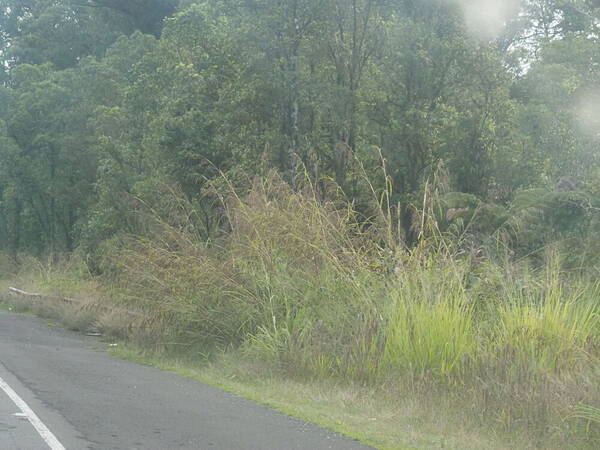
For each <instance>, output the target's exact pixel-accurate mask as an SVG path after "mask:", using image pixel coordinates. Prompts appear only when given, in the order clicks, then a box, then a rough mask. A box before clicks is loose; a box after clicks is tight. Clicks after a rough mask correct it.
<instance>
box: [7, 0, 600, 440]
mask: <svg viewBox="0 0 600 450" xmlns="http://www.w3.org/2000/svg"><path fill="white" fill-rule="evenodd" d="M142 4H143V7H140V6H139V5H142ZM599 27H600V7H598V6H597V2H591V1H583V0H573V1H562V0H560V1H559V0H520V1H517V0H515V1H497V2H496V1H492V0H477V1H475V0H420V1H412V0H395V1H386V0H352V1H349V0H287V1H280V0H256V1H246V0H244V1H241V0H240V1H238V0H214V1H213V0H211V1H192V0H180V1H179V0H168V1H167V0H164V1H163V0H147V1H145V2H114V1H107V0H89V1H74V0H73V1H71V0H35V1H29V2H23V1H19V0H0V59H1V60H2V64H0V275H1V277H2V292H3V294H2V295H3V296H4V292H6V288H7V287H8V286H9V285H13V286H16V287H17V288H20V289H24V290H29V291H33V292H39V293H42V294H45V297H42V298H37V299H36V298H30V299H29V300H27V299H26V298H19V299H17V298H10V297H9V296H8V294H6V295H7V297H6V299H5V304H6V306H7V307H9V308H13V309H18V310H28V311H32V312H34V313H36V314H39V315H42V316H45V317H49V318H51V319H52V320H53V321H60V322H61V323H63V324H64V325H66V326H68V327H69V328H72V329H75V330H79V331H85V332H91V331H94V332H98V333H102V335H103V336H104V337H105V338H106V339H110V340H111V342H113V341H114V342H118V343H119V345H118V346H117V349H118V352H120V353H119V354H120V355H121V356H127V357H131V358H134V359H138V360H141V361H147V362H152V363H155V364H160V365H163V366H165V367H172V368H176V369H177V370H178V371H181V372H185V373H188V374H191V375H193V376H197V377H200V378H202V379H204V380H207V381H209V382H211V383H215V384H219V385H222V386H224V387H226V388H227V389H232V390H234V391H236V392H240V393H242V394H244V395H247V396H250V397H253V398H257V399H259V400H261V401H265V402H268V403H271V404H274V405H276V406H277V407H279V408H281V409H283V410H285V411H288V412H290V411H291V412H294V413H295V414H299V415H301V416H303V417H307V418H309V419H310V420H315V421H317V422H319V423H322V424H324V425H326V426H330V427H334V428H336V429H339V430H341V431H344V432H346V433H349V434H351V435H354V436H358V437H360V438H361V439H364V440H365V441H367V442H370V443H372V444H374V445H377V446H379V447H382V448H388V447H390V448H394V447H402V446H409V447H410V446H413V447H433V448H435V447H442V448H443V447H454V448H469V447H471V448H507V447H508V448H560V449H564V448H569V449H571V448H583V449H586V448H589V449H592V448H598V447H599V446H600V429H599V428H600V425H599V423H598V421H599V419H598V417H599V413H598V408H600V281H599V279H600V152H599V148H600V134H599V130H600V107H599V106H598V105H600V53H599V52H598V49H600V33H599ZM64 297H72V298H74V299H77V300H79V301H68V300H61V298H64ZM123 346H125V347H126V348H125V349H123V348H122V347H123ZM338 410H339V411H338Z"/></svg>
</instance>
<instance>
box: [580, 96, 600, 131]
mask: <svg viewBox="0 0 600 450" xmlns="http://www.w3.org/2000/svg"><path fill="white" fill-rule="evenodd" d="M574 117H575V120H576V122H577V125H578V127H579V128H580V130H581V131H582V132H584V133H585V134H588V135H591V136H594V137H600V89H596V90H592V91H589V90H588V91H586V92H584V93H582V94H581V95H579V96H578V98H577V101H576V102H575V109H574Z"/></svg>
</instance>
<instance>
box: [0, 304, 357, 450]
mask: <svg viewBox="0 0 600 450" xmlns="http://www.w3.org/2000/svg"><path fill="white" fill-rule="evenodd" d="M63 448H64V449H67V450H76V449H94V450H109V449H139V450H142V449H143V450H147V449H157V450H170V449H206V450H216V449H224V450H237V449H244V450H246V449H248V450H253V449H256V450H259V449H261V450H262V449H265V450H268V449H273V450H286V449H311V450H313V449H314V450H318V449H339V450H342V449H344V450H345V449H348V450H355V449H356V450H358V449H367V448H368V447H366V446H363V445H361V444H359V443H357V442H355V441H352V440H350V439H346V438H344V437H342V436H340V435H338V434H336V433H333V432H331V431H328V430H324V429H321V428H318V427H316V426H314V425H310V424H307V423H305V422H302V421H300V420H297V419H293V418H290V417H287V416H285V415H283V414H280V413H278V412H276V411H274V410H272V409H270V408H268V407H265V406H262V405H258V404H256V403H253V402H251V401H248V400H245V399H242V398H239V397H236V396H234V395H231V394H228V393H225V392H222V391H220V390H218V389H215V388H213V387H210V386H207V385H205V384H203V383H200V382H198V381H195V380H192V379H188V378H183V377H180V376H178V375H175V374H173V373H169V372H165V371H161V370H159V369H155V368H152V367H147V366H143V365H139V364H135V363H132V362H129V361H124V360H120V359H117V358H113V357H111V356H109V355H108V354H107V353H106V344H103V343H101V342H100V341H99V340H98V338H93V337H88V336H82V335H80V334H78V333H73V332H70V331H67V330H64V329H62V328H59V327H50V326H49V325H48V324H47V322H46V321H44V320H41V319H37V318H34V317H29V316H24V315H18V314H12V313H9V312H6V311H1V310H0V449H2V450H12V449H23V450H37V449H44V450H47V449H52V450H62V449H63Z"/></svg>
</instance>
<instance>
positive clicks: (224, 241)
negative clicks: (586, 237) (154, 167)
mask: <svg viewBox="0 0 600 450" xmlns="http://www.w3.org/2000/svg"><path fill="white" fill-rule="evenodd" d="M225 185H226V186H227V187H226V189H225V190H224V191H223V190H220V191H218V192H217V193H216V195H217V196H219V197H220V198H221V205H222V209H223V211H224V217H226V219H227V220H226V225H225V226H224V229H223V232H222V233H221V234H220V235H219V236H218V237H217V238H216V239H212V240H210V241H203V240H202V239H201V238H200V237H199V236H198V235H197V234H196V233H195V232H194V227H193V223H192V222H193V221H192V220H191V219H190V218H191V217H193V216H194V214H193V211H192V210H193V205H192V204H189V203H186V201H185V200H184V199H183V197H182V196H180V195H178V194H177V192H176V191H175V190H173V189H165V191H164V192H163V195H166V196H167V201H164V202H162V204H163V205H165V204H172V205H175V207H174V208H173V210H170V211H161V212H160V213H158V212H156V210H154V209H152V208H151V207H147V205H145V204H144V202H143V201H142V200H141V199H138V201H139V204H140V208H139V211H140V212H139V220H140V221H141V222H143V226H142V227H140V228H142V229H144V230H146V231H145V233H143V234H141V235H136V236H121V237H119V238H118V239H115V240H114V241H113V242H112V244H111V245H108V246H107V247H106V249H105V253H104V255H105V256H104V263H103V268H104V273H105V275H104V283H105V284H109V285H111V286H113V287H115V289H116V292H117V293H118V296H119V297H120V298H121V301H122V302H124V303H127V304H133V305H135V306H136V308H139V309H141V310H145V311H148V312H151V313H153V314H155V316H156V317H160V320H159V321H157V322H156V323H160V324H161V329H160V330H157V331H156V332H157V334H159V335H160V336H159V337H158V338H157V339H159V340H160V341H161V342H162V344H163V347H164V348H165V349H171V350H173V349H192V348H194V349H202V350H201V351H205V350H206V349H207V348H213V349H214V348H221V349H226V348H230V349H231V348H234V349H237V350H236V351H239V352H240V355H242V357H245V358H253V359H256V360H258V361H261V362H262V363H263V364H265V365H268V366H269V367H272V368H273V370H275V371H281V372H282V373H284V374H286V375H291V376H296V377H309V378H323V377H329V378H334V379H339V380H352V381H358V382H361V383H368V384H372V385H379V386H386V385H389V383H394V384H395V385H405V384H406V385H410V386H417V385H419V384H420V385H426V386H428V387H429V388H430V387H431V386H434V387H435V389H438V390H441V391H444V392H445V394H444V395H450V396H454V397H455V399H456V404H457V405H462V406H460V407H461V408H464V409H465V411H469V414H470V417H472V419H473V420H479V419H481V418H482V417H483V418H485V419H486V420H488V421H491V422H492V423H495V424H501V425H502V426H505V427H507V428H508V427H511V428H514V427H516V426H520V427H522V431H523V432H526V431H525V428H529V429H530V430H529V431H527V432H531V429H534V430H536V432H537V433H538V435H540V436H543V435H546V436H549V434H548V430H553V431H552V433H551V435H552V436H553V437H552V439H554V437H555V436H559V439H570V438H573V436H577V439H579V440H581V441H582V442H583V441H586V440H587V441H590V440H593V439H597V438H598V436H597V434H594V430H591V427H590V426H587V425H586V426H584V427H583V428H585V431H581V430H580V429H579V428H577V423H578V422H576V421H575V422H573V420H582V419H574V418H575V417H579V416H581V414H580V415H579V416H577V415H573V411H574V405H577V404H588V405H597V404H600V382H599V381H600V380H599V378H598V375H599V371H598V367H599V366H598V362H599V360H600V359H599V356H600V354H599V349H600V345H599V344H600V331H599V326H600V323H599V317H600V316H599V306H600V301H599V300H600V297H599V292H600V290H599V286H600V285H599V284H598V282H597V281H594V280H589V279H586V278H585V277H584V276H583V275H581V276H579V275H576V274H565V273H563V271H562V270H561V265H560V261H559V260H558V258H549V260H548V263H547V264H546V267H545V268H544V267H543V268H538V269H529V270H521V269H520V268H519V264H518V263H517V262H514V261H511V260H510V258H504V259H503V260H502V261H503V262H501V263H498V262H494V260H493V259H492V258H486V257H485V254H484V256H482V253H484V249H483V250H481V249H479V250H477V251H471V249H469V248H466V247H465V246H466V245H467V244H468V241H469V239H468V236H466V232H464V231H463V232H461V233H460V234H458V235H456V234H455V235H453V236H447V235H444V234H443V233H441V232H440V231H439V228H438V226H437V223H436V219H435V217H436V215H438V216H439V215H440V213H439V212H438V211H435V214H434V213H433V212H434V211H433V209H434V208H439V205H438V206H436V205H435V195H436V193H435V189H434V187H431V186H429V187H428V190H427V191H426V194H425V195H424V200H423V202H422V205H421V210H420V213H419V214H416V215H415V217H417V220H416V223H415V227H416V229H417V230H418V235H419V238H420V240H421V241H420V244H419V245H418V246H417V247H416V248H415V249H413V250H412V251H411V252H406V251H405V250H403V249H404V246H403V245H402V244H401V243H400V242H399V241H398V240H399V239H400V238H401V232H400V231H399V227H398V224H397V222H395V219H394V217H396V215H395V212H394V208H393V207H392V206H391V203H390V201H389V198H390V196H389V193H386V192H384V194H383V195H380V196H378V195H374V200H373V201H372V202H371V204H370V205H371V206H370V208H371V210H372V211H373V217H372V218H371V219H368V218H367V219H365V217H364V210H365V208H364V206H363V211H362V213H361V214H362V216H361V215H360V214H359V213H358V212H357V211H356V210H355V208H354V206H353V205H352V204H349V203H347V202H344V201H343V199H342V198H340V197H339V196H338V195H331V194H326V193H325V191H326V190H324V189H320V190H319V189H317V186H315V185H313V184H310V183H308V184H307V185H306V186H305V187H304V188H303V189H299V190H296V191H293V190H291V189H290V188H289V187H288V185H287V184H286V183H284V182H283V181H282V180H280V179H279V178H278V177H277V176H270V177H266V178H262V179H256V180H254V181H253V182H252V183H250V184H249V187H248V188H247V189H246V190H245V191H241V192H240V191H236V190H235V189H233V188H232V187H231V186H230V185H228V183H225ZM333 192H335V191H333ZM373 193H374V194H375V190H374V189H373ZM171 197H173V199H172V200H169V198H171ZM328 198H329V199H328ZM358 217H361V220H360V221H359V220H358ZM466 228H467V229H468V227H466ZM394 241H396V242H395V243H394ZM415 381H417V383H415ZM592 411H593V410H592ZM565 417H571V418H572V419H569V420H567V421H564V420H563V419H564V418H565ZM488 423H489V422H488ZM582 423H583V422H582ZM574 424H575V425H574ZM590 430H591V431H590ZM578 433H579V434H578ZM590 442H591V441H590ZM595 442H596V443H597V442H598V441H595Z"/></svg>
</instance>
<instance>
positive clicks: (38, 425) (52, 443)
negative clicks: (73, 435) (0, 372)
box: [0, 377, 65, 450]
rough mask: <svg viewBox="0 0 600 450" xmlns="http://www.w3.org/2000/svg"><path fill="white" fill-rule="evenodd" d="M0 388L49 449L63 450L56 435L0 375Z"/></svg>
mask: <svg viewBox="0 0 600 450" xmlns="http://www.w3.org/2000/svg"><path fill="white" fill-rule="evenodd" d="M0 388H2V390H3V391H4V392H6V395H8V396H9V397H10V399H11V400H12V401H13V402H14V404H15V405H17V407H18V408H19V409H20V410H21V411H22V412H23V416H24V417H27V420H29V422H31V425H33V428H35V429H36V431H37V432H38V433H39V435H40V436H41V437H42V439H43V440H44V441H45V442H46V444H48V447H50V449H51V450H65V448H64V447H63V445H62V444H61V443H60V442H59V441H58V439H56V436H54V434H52V432H51V431H50V430H49V429H48V427H47V426H46V425H44V422H42V421H41V420H40V418H39V417H38V416H37V415H36V413H34V412H33V410H32V409H31V408H30V407H29V405H28V404H27V403H25V402H24V401H23V399H22V398H21V397H19V395H18V394H17V393H16V392H15V391H14V390H13V388H11V387H10V386H9V385H8V384H7V383H6V381H4V380H3V379H2V377H0Z"/></svg>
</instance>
